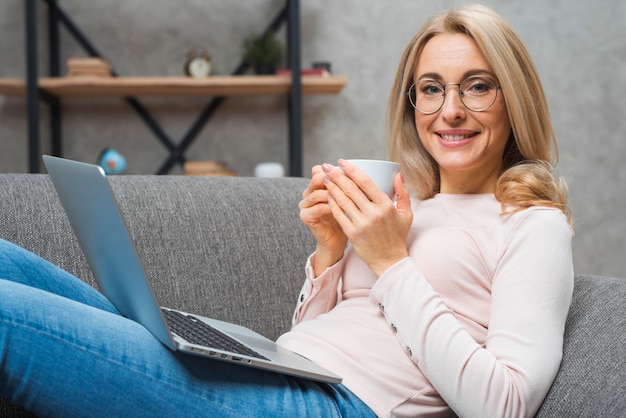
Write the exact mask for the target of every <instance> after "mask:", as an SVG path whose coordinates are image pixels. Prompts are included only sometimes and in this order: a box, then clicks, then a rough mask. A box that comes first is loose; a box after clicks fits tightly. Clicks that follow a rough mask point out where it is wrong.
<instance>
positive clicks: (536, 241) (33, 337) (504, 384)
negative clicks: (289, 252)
mask: <svg viewBox="0 0 626 418" xmlns="http://www.w3.org/2000/svg"><path fill="white" fill-rule="evenodd" d="M388 120H389V133H390V135H389V138H390V145H391V146H390V153H391V157H392V159H394V160H396V161H398V162H400V163H401V166H402V172H403V175H399V176H397V177H396V179H395V182H394V188H395V192H396V195H397V199H396V203H395V204H394V203H393V202H392V201H391V200H390V199H389V198H388V197H387V196H386V195H385V194H384V193H382V192H381V191H380V190H379V189H378V188H376V187H375V186H374V185H373V183H371V181H370V180H369V179H368V178H367V176H366V175H365V174H364V173H363V172H361V171H360V170H358V169H357V168H356V167H355V166H353V165H351V164H350V163H348V162H346V161H345V160H340V161H339V165H340V166H341V169H339V168H336V167H334V166H332V165H329V164H324V165H322V166H318V167H315V168H314V169H313V176H312V179H311V181H310V184H309V186H308V187H307V189H306V190H305V191H304V194H303V199H302V201H301V203H300V211H301V212H300V213H301V219H302V220H303V222H304V223H305V224H306V225H307V226H308V227H309V229H310V230H311V232H312V234H313V235H314V237H315V239H316V241H317V247H316V251H315V253H314V254H313V255H312V256H311V257H310V259H309V260H308V262H307V266H306V272H307V278H306V281H305V284H304V287H303V292H302V295H301V296H300V297H299V299H298V300H299V302H298V306H297V308H296V312H295V314H294V327H293V329H292V330H291V331H290V332H288V333H287V334H285V335H283V336H282V337H281V338H280V339H279V343H280V344H283V345H284V346H286V347H288V348H291V349H292V350H294V351H296V352H298V353H300V354H302V355H304V356H306V357H309V358H311V359H313V360H315V361H317V362H318V363H320V364H321V365H322V366H325V367H327V368H328V369H330V370H332V371H334V372H336V373H337V374H339V375H341V376H343V377H344V383H343V384H342V385H326V384H318V383H314V382H310V381H307V380H300V379H295V378H291V377H287V376H282V375H279V374H274V373H269V372H262V371H257V370H253V369H249V368H242V367H238V366H232V365H228V364H224V363H220V362H214V361H210V360H205V359H201V358H191V357H189V356H180V355H178V354H177V353H172V352H170V351H168V350H167V349H166V348H165V347H163V346H162V345H161V344H160V343H158V342H157V341H156V340H155V339H154V338H153V337H152V336H151V335H150V334H149V333H148V332H147V331H146V330H145V329H143V327H141V326H139V325H137V324H136V323H134V322H132V321H129V320H127V319H125V318H123V317H121V316H120V315H119V314H117V312H116V310H115V308H114V307H112V306H111V304H110V303H109V302H108V301H107V300H106V299H105V298H103V297H102V296H101V295H100V294H99V293H97V292H95V291H94V290H93V289H91V288H90V287H88V286H87V285H85V284H84V283H82V282H81V281H79V280H77V279H76V278H73V277H71V276H70V275H69V274H67V273H65V272H63V271H61V270H59V269H58V268H56V267H55V266H52V265H50V264H49V263H47V262H45V261H43V260H41V259H39V258H37V257H36V256H34V255H32V254H30V253H27V252H26V251H24V250H23V249H21V248H18V247H15V246H13V245H11V244H9V243H6V242H0V277H2V279H0V293H2V294H3V295H6V297H3V301H2V303H0V350H1V351H0V352H1V353H2V358H1V359H0V378H1V380H0V389H1V394H2V395H4V396H9V397H11V398H12V399H14V400H15V401H17V402H18V403H22V404H24V405H26V406H27V407H28V408H30V409H33V410H35V411H36V412H38V413H40V414H42V415H44V414H46V413H48V412H50V411H52V412H56V413H59V414H62V415H85V416H97V415H102V416H104V415H121V414H124V415H152V414H160V415H177V414H181V413H184V414H185V415H191V416H200V415H209V416H256V417H258V416H272V417H276V416H289V417H292V416H358V417H364V416H373V415H374V414H375V415H378V416H453V415H454V414H457V415H460V416H477V417H486V416H496V417H504V416H515V417H518V416H532V415H533V414H534V413H535V412H536V410H537V409H538V408H539V406H540V404H541V402H542V400H543V398H544V396H545V394H546V393H547V391H548V389H549V387H550V384H551V382H552V380H553V379H554V376H555V374H556V371H557V368H558V365H559V362H560V358H561V350H562V338H563V329H564V324H565V318H566V315H567V310H568V306H569V302H570V299H571V292H572V281H573V272H572V260H571V237H572V233H571V228H570V225H569V223H568V220H569V214H568V210H567V204H566V198H565V192H564V190H563V187H562V186H561V185H559V183H558V182H556V181H555V180H554V179H553V176H552V174H551V171H550V162H551V159H552V155H551V147H553V150H554V153H555V154H556V144H555V142H554V136H553V133H552V129H551V127H550V122H549V118H548V115H547V110H546V107H545V99H544V97H543V94H542V90H541V86H540V84H539V82H538V80H537V78H536V76H535V70H534V68H533V66H532V63H531V61H530V59H529V58H528V56H527V54H526V51H525V49H524V47H523V46H522V44H521V42H520V41H519V39H518V38H517V36H516V35H515V34H514V33H513V31H512V30H511V29H510V28H509V26H508V25H507V24H506V23H504V22H503V21H502V19H501V18H500V17H499V16H497V15H496V14H494V13H493V12H491V11H490V10H488V9H486V8H483V7H477V6H474V7H466V8H463V9H459V10H457V11H453V12H451V13H449V14H444V15H441V16H438V17H436V18H434V19H432V20H431V21H429V22H428V23H427V24H426V26H425V27H424V28H423V29H422V30H421V31H420V32H419V33H418V34H417V35H416V36H415V38H414V39H413V40H412V41H411V42H410V44H409V45H408V47H407V49H406V51H405V53H404V55H403V58H402V60H401V63H400V66H399V69H398V74H397V76H396V81H395V84H394V87H393V89H392V93H391V97H390V102H389V111H388ZM555 158H556V156H555ZM409 190H410V191H411V193H413V194H414V198H411V197H410V194H409ZM348 242H349V245H348ZM93 322H97V323H99V324H101V325H104V326H105V327H104V330H102V327H101V329H99V331H98V332H97V333H94V331H93V330H92V327H91V325H90V324H91V323H93ZM107 329H109V330H110V331H107ZM120 335H122V336H124V337H123V338H120V337H119V336H120ZM120 340H121V341H120ZM94 376H96V377H99V378H98V379H94ZM94 380H96V381H97V382H98V384H97V385H94V386H93V387H91V386H85V385H84V384H83V382H84V381H94ZM181 411H182V412H181Z"/></svg>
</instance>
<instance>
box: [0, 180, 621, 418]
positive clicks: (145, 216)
mask: <svg viewBox="0 0 626 418" xmlns="http://www.w3.org/2000/svg"><path fill="white" fill-rule="evenodd" d="M110 180H111V185H112V189H113V191H114V193H115V195H116V196H117V197H118V200H119V202H120V207H121V211H122V214H123V216H124V218H125V220H126V222H127V224H128V227H129V230H130V232H131V235H132V237H133V239H134V240H135V242H136V245H137V250H138V252H139V254H140V257H141V258H142V260H143V261H144V264H145V269H146V271H147V273H148V276H149V278H150V281H151V283H152V285H153V287H154V289H155V293H156V294H157V297H158V298H159V300H160V302H161V303H162V304H163V305H166V306H172V307H175V308H179V309H184V310H189V311H193V312H198V313H201V314H205V315H210V316H214V317H216V318H220V319H224V320H228V321H232V322H235V323H239V324H243V325H246V326H249V327H251V328H253V329H255V330H256V331H258V332H260V333H262V334H264V335H267V336H268V337H270V338H276V337H277V336H278V335H280V334H281V333H282V332H284V331H285V330H287V329H288V328H289V323H290V320H291V314H292V310H293V307H294V305H295V298H296V297H297V294H298V291H299V290H300V286H301V285H302V280H303V278H304V273H303V266H304V262H305V260H306V257H307V256H308V255H309V254H310V253H311V252H312V251H313V248H314V242H313V240H312V238H311V237H310V234H309V233H308V231H307V230H306V228H305V227H304V226H303V225H302V224H301V222H300V221H299V216H298V201H299V200H300V197H301V193H302V190H304V187H305V186H306V184H307V181H308V180H306V179H301V178H295V179H294V178H284V179H253V178H237V177H234V178H232V177H183V176H119V177H111V179H110ZM0 205H1V206H0V237H1V238H4V239H7V240H9V241H12V242H15V243H16V244H19V245H21V246H24V247H26V248H28V249H30V250H31V251H33V252H35V253H37V254H39V255H41V256H42V257H44V258H46V259H48V260H50V261H51V262H53V263H55V264H57V265H59V266H61V267H62V268H64V269H66V270H68V271H70V272H71V273H73V274H74V275H76V276H77V277H80V278H81V279H83V280H85V281H87V282H88V283H90V284H92V285H93V283H94V282H93V278H92V276H91V274H90V272H89V268H88V266H87V264H86V261H85V259H84V257H83V255H82V253H81V251H80V248H79V247H78V245H77V242H76V240H75V238H74V236H73V233H72V231H71V229H70V226H69V222H68V220H67V218H66V216H65V213H64V212H63V210H62V208H61V207H60V205H59V203H58V200H57V197H56V193H55V192H54V189H53V188H52V184H51V183H50V181H49V179H48V177H47V176H46V175H34V174H0ZM625 300H626V280H624V279H617V278H607V277H593V276H579V277H577V278H576V286H575V291H574V301H573V304H572V308H571V310H570V314H569V318H568V322H567V330H566V335H565V347H564V357H563V362H562V365H561V369H560V371H559V374H558V375H557V378H556V380H555V382H554V385H553V387H552V389H551V391H550V393H549V394H548V396H547V398H546V401H545V402H544V404H543V406H542V408H541V410H540V411H539V414H538V416H539V417H565V416H567V417H575V416H580V417H603V416H606V417H609V416H611V417H616V416H626V396H625V395H626V387H625V383H624V382H626V364H625V360H626V336H625V329H626V311H625V309H626V308H625V303H624V301H625ZM22 413H23V411H22V410H20V409H16V408H15V406H13V405H11V404H10V403H8V402H7V401H6V400H0V416H20V414H22Z"/></svg>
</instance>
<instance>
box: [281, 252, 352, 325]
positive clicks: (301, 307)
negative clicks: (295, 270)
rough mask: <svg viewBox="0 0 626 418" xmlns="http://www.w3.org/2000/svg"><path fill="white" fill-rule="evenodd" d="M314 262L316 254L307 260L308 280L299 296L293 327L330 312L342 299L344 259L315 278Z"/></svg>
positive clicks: (306, 271)
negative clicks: (341, 287)
mask: <svg viewBox="0 0 626 418" xmlns="http://www.w3.org/2000/svg"><path fill="white" fill-rule="evenodd" d="M314 260H315V254H312V255H311V256H310V257H309V259H308V260H307V263H306V266H305V273H306V278H305V280H304V284H303V285H302V290H300V293H299V294H298V302H297V304H296V309H295V312H294V314H293V319H292V326H294V325H296V324H298V323H300V322H302V321H306V320H307V319H313V318H316V317H317V316H319V315H321V314H323V313H326V312H329V311H330V310H331V309H332V308H334V307H335V305H336V304H337V302H338V301H339V299H340V297H341V294H340V286H341V271H342V269H343V264H344V259H343V258H342V259H341V260H339V261H338V262H337V263H335V264H334V265H332V266H330V267H327V268H326V270H324V272H322V274H321V275H319V276H318V277H315V273H314V270H313V262H314Z"/></svg>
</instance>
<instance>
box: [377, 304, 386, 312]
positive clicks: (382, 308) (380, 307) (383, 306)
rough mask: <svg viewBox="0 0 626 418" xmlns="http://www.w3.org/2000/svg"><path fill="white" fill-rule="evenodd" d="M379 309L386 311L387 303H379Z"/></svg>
mask: <svg viewBox="0 0 626 418" xmlns="http://www.w3.org/2000/svg"><path fill="white" fill-rule="evenodd" d="M378 309H380V310H381V311H383V312H385V305H383V304H382V303H379V304H378Z"/></svg>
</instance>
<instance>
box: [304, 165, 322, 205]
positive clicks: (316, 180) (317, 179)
mask: <svg viewBox="0 0 626 418" xmlns="http://www.w3.org/2000/svg"><path fill="white" fill-rule="evenodd" d="M319 167H320V169H319V171H318V170H314V171H315V173H314V174H313V176H312V177H311V180H310V181H309V184H307V187H306V189H304V191H303V192H302V197H306V196H308V195H309V194H311V193H313V192H314V191H315V190H318V189H324V188H325V187H326V186H325V185H324V172H323V171H322V169H321V166H319Z"/></svg>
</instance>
